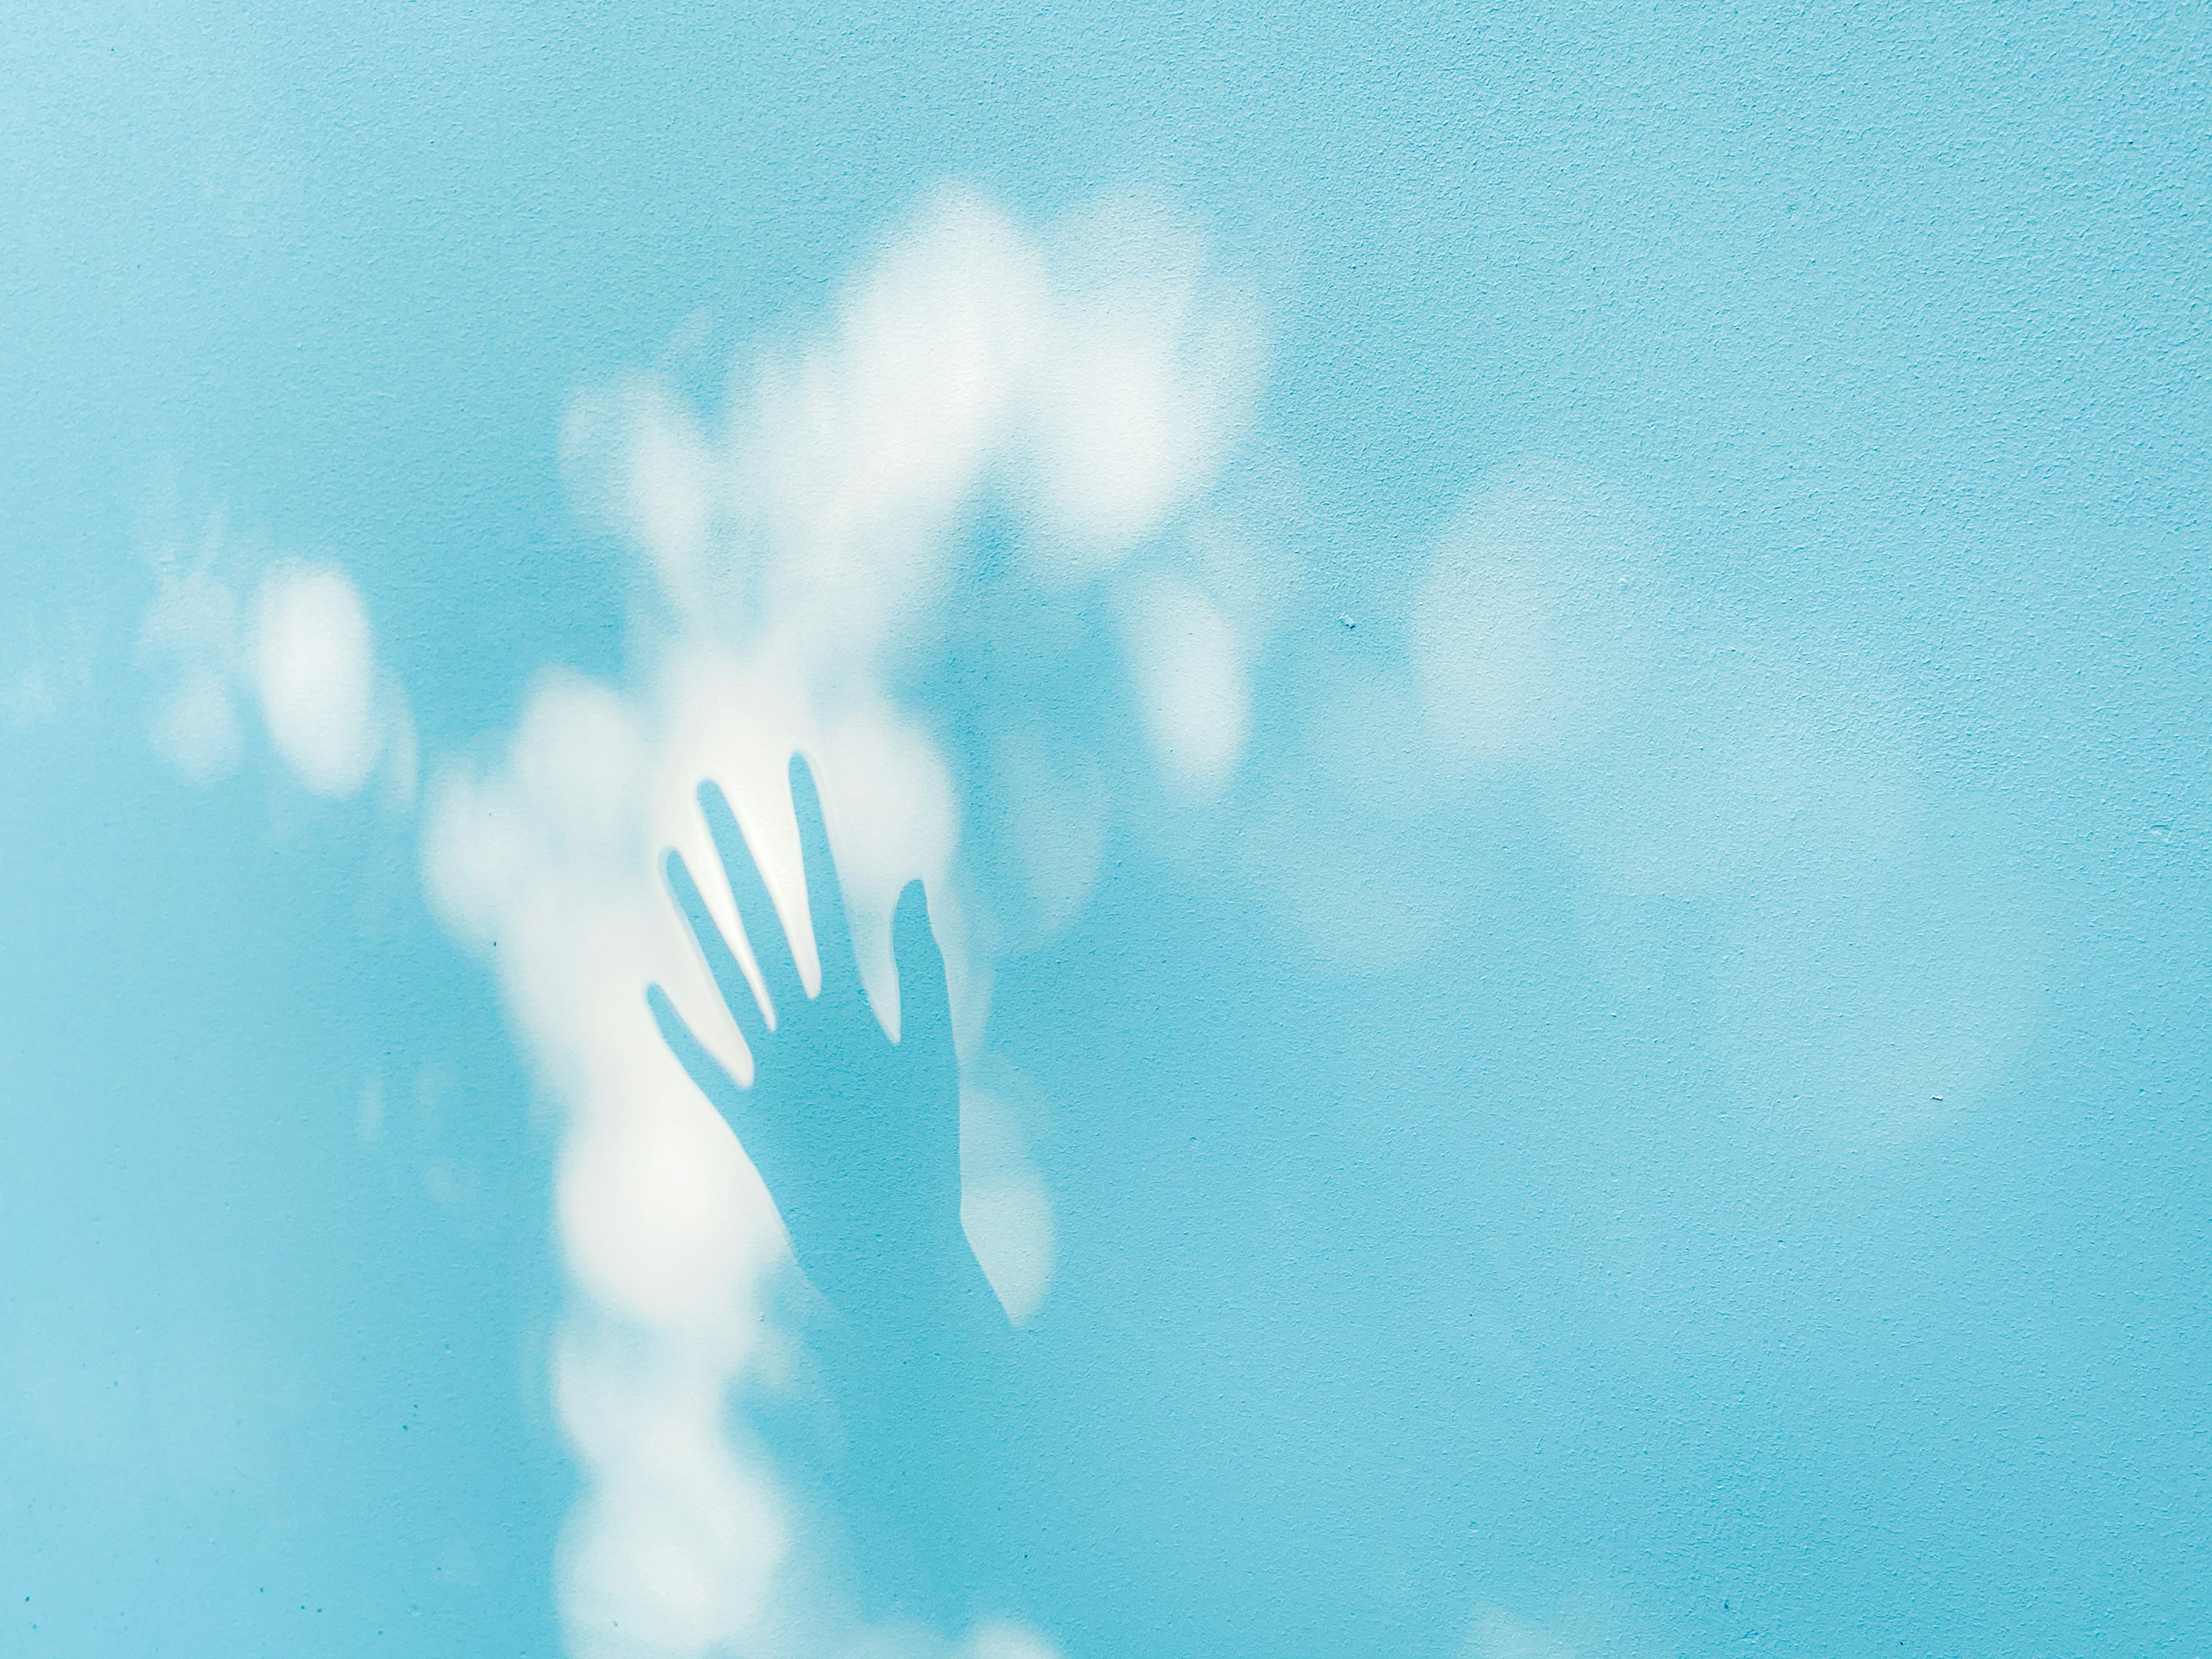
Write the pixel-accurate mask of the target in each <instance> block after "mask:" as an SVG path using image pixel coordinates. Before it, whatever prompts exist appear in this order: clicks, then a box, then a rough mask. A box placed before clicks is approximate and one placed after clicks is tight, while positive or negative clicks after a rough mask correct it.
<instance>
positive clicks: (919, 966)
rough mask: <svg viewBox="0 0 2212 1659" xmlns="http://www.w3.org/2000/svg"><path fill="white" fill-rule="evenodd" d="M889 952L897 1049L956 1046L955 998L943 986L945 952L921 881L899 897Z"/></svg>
mask: <svg viewBox="0 0 2212 1659" xmlns="http://www.w3.org/2000/svg"><path fill="white" fill-rule="evenodd" d="M891 951H892V953H893V955H894V956H895V957H896V959H897V962H898V984H899V1047H900V1048H921V1047H939V1046H942V1047H944V1048H951V1046H952V999H951V994H950V993H949V992H948V991H947V990H946V988H945V953H944V952H943V951H940V950H939V949H938V948H937V934H936V933H935V932H934V930H933V929H932V928H931V927H930V925H929V897H928V895H927V894H926V893H925V892H923V890H922V886H921V883H920V882H919V881H910V882H908V883H907V884H906V890H905V891H903V892H902V893H901V894H900V895H899V902H898V911H897V913H896V915H894V916H893V917H892V918H891Z"/></svg>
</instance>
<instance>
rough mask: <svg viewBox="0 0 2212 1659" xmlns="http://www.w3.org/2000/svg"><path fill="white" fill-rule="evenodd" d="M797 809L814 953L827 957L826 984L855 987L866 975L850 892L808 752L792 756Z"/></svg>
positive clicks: (824, 967)
mask: <svg viewBox="0 0 2212 1659" xmlns="http://www.w3.org/2000/svg"><path fill="white" fill-rule="evenodd" d="M791 810H792V812H793V815H794V816H795V817H797V818H798V819H799V855H800V857H801V858H802V860H804V861H805V868H806V908H807V913H808V914H809V915H811V916H812V917H813V918H814V954H815V955H816V956H817V957H820V958H821V960H822V988H823V990H824V991H826V990H828V989H829V987H830V985H831V983H832V982H833V981H834V982H835V983H836V984H838V985H841V986H843V985H850V984H852V983H854V982H855V981H858V980H859V978H860V969H859V968H858V967H857V966H856V965H855V963H854V960H853V933H852V923H851V921H849V919H848V917H847V916H846V915H845V893H844V889H843V887H842V885H841V884H840V883H839V882H838V880H837V863H836V860H835V859H833V858H831V857H830V856H829V829H828V827H827V826H826V825H824V824H823V822H822V800H821V798H820V797H819V796H818V795H817V793H815V789H814V769H813V768H811V767H810V766H809V765H807V763H806V757H805V756H804V755H793V757H791Z"/></svg>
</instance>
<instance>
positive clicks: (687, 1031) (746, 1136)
mask: <svg viewBox="0 0 2212 1659" xmlns="http://www.w3.org/2000/svg"><path fill="white" fill-rule="evenodd" d="M645 1006H647V1007H648V1008H650V1009H651V1010H652V1011H653V1024H655V1025H658V1026H659V1028H660V1040H661V1041H662V1042H665V1043H666V1044H667V1045H668V1052H669V1053H670V1054H673V1055H675V1056H676V1063H677V1064H678V1065H679V1066H682V1067H683V1068H684V1072H685V1073H686V1074H687V1075H688V1076H689V1077H690V1079H691V1081H692V1082H694V1083H696V1084H697V1085H699V1092H700V1093H701V1094H702V1095H704V1096H706V1097H707V1100H708V1103H709V1104H710V1105H712V1106H713V1107H714V1109H715V1110H716V1111H718V1112H720V1114H721V1115H722V1121H724V1122H726V1123H727V1124H728V1125H729V1126H730V1129H731V1132H732V1133H734V1134H735V1135H736V1136H737V1138H738V1146H742V1147H744V1151H745V1156H746V1157H747V1158H750V1159H752V1161H753V1167H754V1168H755V1169H757V1170H760V1171H761V1172H762V1177H763V1179H766V1178H767V1173H768V1169H769V1162H770V1161H772V1159H773V1157H774V1152H775V1149H774V1148H773V1147H772V1146H768V1145H766V1144H765V1143H766V1142H767V1141H768V1140H769V1137H770V1133H771V1132H770V1130H769V1128H768V1127H767V1125H766V1124H765V1122H764V1121H763V1119H762V1116H761V1115H760V1114H758V1113H757V1112H755V1111H753V1110H751V1109H750V1106H749V1102H750V1098H751V1095H750V1091H747V1090H744V1089H740V1088H739V1087H738V1080H737V1079H735V1078H733V1077H732V1076H731V1075H730V1074H729V1073H728V1072H726V1071H725V1070H724V1069H723V1067H722V1062H721V1061H720V1060H717V1059H715V1058H714V1055H713V1054H709V1053H708V1051H707V1045H706V1044H705V1043H703V1042H700V1041H699V1039H698V1037H697V1036H695V1035H694V1034H693V1032H692V1030H691V1027H690V1025H689V1024H686V1023H685V1021H684V1016H683V1015H682V1014H680V1013H678V1012H677V1011H676V1005H675V1004H674V1003H672V1002H671V1001H670V1000H668V993H667V992H665V991H664V990H662V989H661V988H660V987H659V986H658V985H652V986H648V987H647V988H646V993H645Z"/></svg>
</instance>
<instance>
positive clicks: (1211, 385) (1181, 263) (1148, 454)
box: [1025, 197, 1262, 580]
mask: <svg viewBox="0 0 2212 1659" xmlns="http://www.w3.org/2000/svg"><path fill="white" fill-rule="evenodd" d="M1051 258H1052V265H1051V270H1052V276H1053V279H1054V289H1053V295H1052V303H1051V307H1050V308H1049V311H1048V313H1047V315H1046V317H1045V319H1044V322H1043V333H1044V339H1043V345H1042V349H1041V350H1039V351H1038V352H1037V353H1036V357H1035V359H1034V369H1033V373H1032V374H1031V376H1030V384H1029V387H1028V393H1027V397H1028V404H1029V413H1030V421H1029V422H1028V431H1027V433H1026V435H1025V443H1026V447H1028V449H1029V451H1030V454H1031V455H1032V457H1033V465H1034V471H1033V472H1032V474H1031V475H1030V476H1031V480H1032V484H1033V494H1032V495H1031V497H1030V506H1031V510H1032V512H1033V513H1034V514H1035V516H1036V522H1037V525H1038V526H1039V528H1040V529H1042V531H1043V532H1045V533H1044V534H1043V535H1042V536H1041V537H1039V538H1037V539H1036V542H1035V544H1034V545H1033V546H1032V548H1031V549H1030V558H1031V562H1032V565H1033V567H1034V568H1036V569H1038V570H1039V571H1040V572H1041V573H1042V574H1047V575H1048V576H1051V577H1054V578H1056V579H1060V580H1068V579H1072V578H1078V577H1082V576H1086V575H1091V574H1097V572H1099V571H1102V570H1104V569H1108V568H1111V567H1112V566H1113V565H1114V564H1115V563H1117V562H1119V561H1120V560H1121V557H1122V556H1124V555H1125V554H1126V553H1127V551H1128V550H1130V549H1131V548H1132V547H1133V546H1134V545H1135V544H1137V543H1138V542H1139V541H1140V540H1142V539H1143V538H1145V537H1146V536H1148V535H1149V534H1151V533H1152V532H1153V531H1154V530H1155V529H1157V528H1158V526H1159V525H1160V524H1161V522H1162V521H1163V520H1164V518H1165V516H1166V514H1167V513H1168V512H1169V510H1170V508H1171V507H1173V506H1174V505H1175V504H1176V502H1177V501H1181V500H1182V499H1185V498H1187V497H1188V495H1190V494H1191V493H1192V492H1193V491H1194V489H1196V488H1198V487H1199V486H1200V484H1201V483H1204V482H1205V481H1206V479H1207V478H1209V477H1210V476H1211V475H1212V472H1213V471H1214V469H1215V468H1216V467H1217V466H1218V465H1219V464H1220V461H1221V459H1222V457H1223V455H1224V454H1225V452H1226V451H1227V449H1228V447H1229V446H1230V445H1231V443H1232V442H1233V441H1235V440H1236V438H1237V436H1238V435H1239V433H1240V432H1241V430H1242V428H1243V425H1244V422H1245V421H1246V419H1247V417H1248V415H1249V410H1250V408H1251V404H1252V402H1253V399H1254V398H1255V395H1256V393H1257V390H1258V386H1259V374H1260V364H1261V357H1262V341H1261V331H1260V329H1259V326H1258V322H1257V315H1256V310H1255V307H1253V305H1252V304H1251V302H1250V301H1249V298H1248V297H1247V296H1245V295H1243V294H1242V293H1240V292H1239V291H1238V290H1237V289H1236V288H1235V287H1234V286H1233V285H1231V284H1230V283H1227V282H1225V280H1224V276H1223V273H1221V272H1220V271H1218V270H1216V269H1214V268H1213V266H1212V261H1211V260H1210V258H1209V256H1208V252H1207V249H1206V245H1205V243H1204V240H1202V239H1201V238H1200V236H1199V235H1198V234H1197V233H1196V232H1195V231H1194V229H1193V228H1191V227H1190V226H1188V224H1186V223H1184V222H1182V221H1181V220H1179V219H1178V218H1177V217H1176V216H1174V215H1173V214H1171V213H1170V212H1168V211H1166V210H1164V209H1162V208H1160V207H1158V205H1156V204H1151V203H1146V202H1143V201H1139V200H1138V199H1136V198H1134V197H1114V198H1109V200H1106V201H1104V202H1102V203H1100V204H1097V206H1095V207H1092V208H1090V209H1088V210H1084V211H1082V212H1079V213H1078V214H1076V215H1075V216H1073V217H1072V218H1071V219H1070V220H1069V221H1068V222H1066V223H1065V224H1063V225H1062V226H1061V227H1060V229H1059V231H1058V234H1056V235H1055V237H1054V240H1053V245H1052V254H1051Z"/></svg>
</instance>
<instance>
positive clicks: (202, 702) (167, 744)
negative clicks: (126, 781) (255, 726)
mask: <svg viewBox="0 0 2212 1659" xmlns="http://www.w3.org/2000/svg"><path fill="white" fill-rule="evenodd" d="M151 736H152V738H153V744H154V752H155V754H157V755H159V756H160V757H161V758H162V759H163V760H165V761H167V762H168V763H169V764H170V765H172V766H173V767H175V768H176V769H177V771H178V773H179V775H181V776H182V777H183V778H184V780H185V782H187V783H212V782H214V781H216V779H217V778H221V777H225V776H228V775H229V774H230V773H231V772H232V771H233V770H234V769H236V768H237V765H238V758H239V752H240V747H241V744H240V740H239V732H238V709H237V706H236V705H235V704H234V702H233V701H232V699H231V695H230V686H229V684H228V682H227V681H226V680H225V679H224V678H223V677H222V675H220V674H219V673H217V672H216V671H214V670H213V669H211V668H205V667H192V668H189V669H186V670H185V672H184V674H183V675H182V676H181V677H180V678H179V680H178V682H177V685H176V689H175V690H173V691H172V692H171V693H170V694H169V696H168V697H167V700H166V701H164V702H163V703H162V705H161V708H160V710H159V711H158V712H157V713H156V714H155V716H154V725H153V731H152V732H151Z"/></svg>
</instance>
